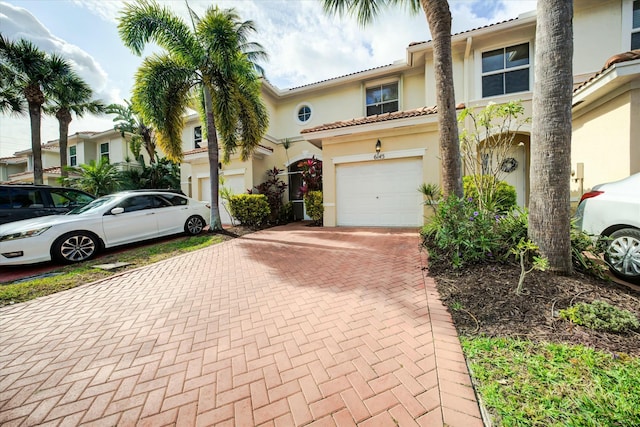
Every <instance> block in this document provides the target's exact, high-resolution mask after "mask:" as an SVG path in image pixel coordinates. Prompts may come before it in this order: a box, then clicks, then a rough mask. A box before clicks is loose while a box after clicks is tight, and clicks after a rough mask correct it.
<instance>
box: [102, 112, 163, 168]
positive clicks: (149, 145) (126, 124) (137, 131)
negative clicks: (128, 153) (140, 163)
mask: <svg viewBox="0 0 640 427" xmlns="http://www.w3.org/2000/svg"><path fill="white" fill-rule="evenodd" d="M124 102H125V105H122V104H110V105H108V106H107V108H106V110H105V112H106V113H107V114H115V115H116V116H115V117H114V118H113V121H114V122H116V125H115V126H114V127H113V128H114V129H115V130H117V131H119V132H120V134H121V135H122V137H124V135H125V133H126V132H129V133H132V134H134V135H139V136H140V138H142V142H143V144H144V149H145V150H146V151H147V153H148V154H149V159H150V160H149V162H150V163H155V162H156V137H155V135H154V133H153V128H152V127H150V126H147V124H146V123H145V121H144V119H143V118H142V117H141V116H140V114H137V113H136V112H135V111H134V109H133V105H132V104H131V102H130V101H127V100H126V99H125V100H124ZM136 160H138V159H136Z"/></svg>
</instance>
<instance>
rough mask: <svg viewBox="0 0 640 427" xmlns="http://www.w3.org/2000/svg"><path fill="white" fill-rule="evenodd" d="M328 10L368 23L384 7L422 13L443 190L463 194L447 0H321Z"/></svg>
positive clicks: (447, 192) (449, 13) (449, 14)
mask: <svg viewBox="0 0 640 427" xmlns="http://www.w3.org/2000/svg"><path fill="white" fill-rule="evenodd" d="M321 1H322V3H323V7H324V10H325V11H326V12H329V13H341V14H343V13H350V14H353V15H356V17H357V19H358V21H359V22H360V23H361V24H367V23H370V22H371V21H372V20H373V19H374V18H375V17H376V15H378V14H379V13H380V10H381V9H382V7H385V6H397V5H405V6H408V8H409V10H410V11H412V12H414V13H415V12H417V11H418V10H419V8H420V7H422V9H423V10H424V12H425V15H426V17H427V23H428V25H429V30H430V31H431V37H432V38H433V65H434V68H435V78H436V105H437V109H438V126H439V130H440V160H441V168H442V171H441V178H442V183H441V187H442V192H443V194H444V195H445V196H447V195H449V194H455V195H457V196H458V197H462V195H463V192H462V161H461V157H460V142H459V140H458V122H457V117H456V99H455V93H454V90H453V60H452V57H451V11H450V10H449V2H448V1H447V0H321Z"/></svg>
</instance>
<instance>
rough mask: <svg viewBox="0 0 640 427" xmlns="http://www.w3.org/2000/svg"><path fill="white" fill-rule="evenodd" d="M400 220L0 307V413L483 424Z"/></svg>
mask: <svg viewBox="0 0 640 427" xmlns="http://www.w3.org/2000/svg"><path fill="white" fill-rule="evenodd" d="M424 263H425V254H424V253H421V252H420V250H419V236H418V234H417V233H416V232H415V231H410V230H383V229H344V228H324V229H323V228H312V227H305V226H303V225H300V224H296V225H289V226H285V227H277V228H273V229H269V230H265V231H261V232H258V233H254V234H251V235H247V236H245V237H243V238H239V239H234V240H232V241H228V242H225V243H223V244H219V245H216V246H212V247H209V248H206V249H203V250H200V251H197V252H194V253H191V254H188V255H183V256H180V257H177V258H174V259H171V260H168V261H164V262H160V263H157V264H153V265H151V266H147V267H144V268H140V269H137V270H133V271H130V272H126V273H123V274H121V275H119V276H115V277H112V278H110V279H108V280H104V281H101V282H97V283H94V284H90V285H85V286H82V287H79V288H75V289H72V290H69V291H66V292H61V293H58V294H55V295H51V296H48V297H45V298H40V299H38V300H34V301H30V302H27V303H22V304H16V305H15V306H9V307H4V308H2V309H0V424H1V425H39V424H43V425H52V426H54V425H55V426H70V425H84V424H86V425H96V426H115V425H118V426H127V425H140V426H162V425H177V426H191V425H197V426H200V425H203V426H204V425H216V426H254V425H272V426H289V425H291V426H293V425H309V426H333V425H338V426H349V425H360V426H395V425H400V426H413V425H422V426H441V425H444V424H445V423H446V424H447V425H450V426H464V427H472V426H482V421H481V419H480V415H479V410H478V405H477V403H476V400H475V397H474V393H473V390H472V388H471V387H470V381H469V375H468V372H467V369H466V365H465V363H464V359H463V356H462V353H461V350H460V345H459V342H458V338H457V336H456V333H455V329H454V328H453V326H452V323H451V317H450V316H449V314H448V313H447V311H446V309H445V308H444V307H443V306H442V304H441V303H440V301H439V299H438V295H437V292H436V290H435V286H434V283H433V280H432V279H430V278H429V277H427V276H426V275H425V272H424V271H423V269H422V267H423V266H424Z"/></svg>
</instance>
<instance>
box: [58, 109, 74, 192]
mask: <svg viewBox="0 0 640 427" xmlns="http://www.w3.org/2000/svg"><path fill="white" fill-rule="evenodd" d="M56 118H57V119H58V130H59V135H60V136H59V139H58V143H59V144H60V147H59V149H60V177H61V178H63V181H62V182H64V178H66V177H68V176H69V172H68V171H67V145H68V144H67V143H68V140H69V124H70V123H71V120H72V117H71V113H69V111H68V110H60V111H58V112H57V113H56Z"/></svg>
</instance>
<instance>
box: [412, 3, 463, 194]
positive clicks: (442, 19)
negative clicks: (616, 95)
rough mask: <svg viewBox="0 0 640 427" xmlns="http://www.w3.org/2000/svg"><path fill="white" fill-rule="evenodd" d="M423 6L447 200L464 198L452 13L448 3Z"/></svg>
mask: <svg viewBox="0 0 640 427" xmlns="http://www.w3.org/2000/svg"><path fill="white" fill-rule="evenodd" d="M421 4H422V8H423V9H424V11H425V14H426V16H427V23H428V24H429V30H430V31H431V36H432V37H433V66H434V70H435V79H436V94H437V95H436V104H437V108H438V126H439V128H440V161H441V162H442V163H441V168H442V171H441V175H442V176H441V179H442V183H441V184H442V185H441V187H442V191H443V193H444V196H445V197H446V196H448V195H450V194H455V195H456V196H458V197H462V196H463V192H462V161H461V158H460V141H459V140H458V120H457V116H456V97H455V93H454V90H453V65H452V58H451V11H450V10H449V3H448V1H447V0H421Z"/></svg>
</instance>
